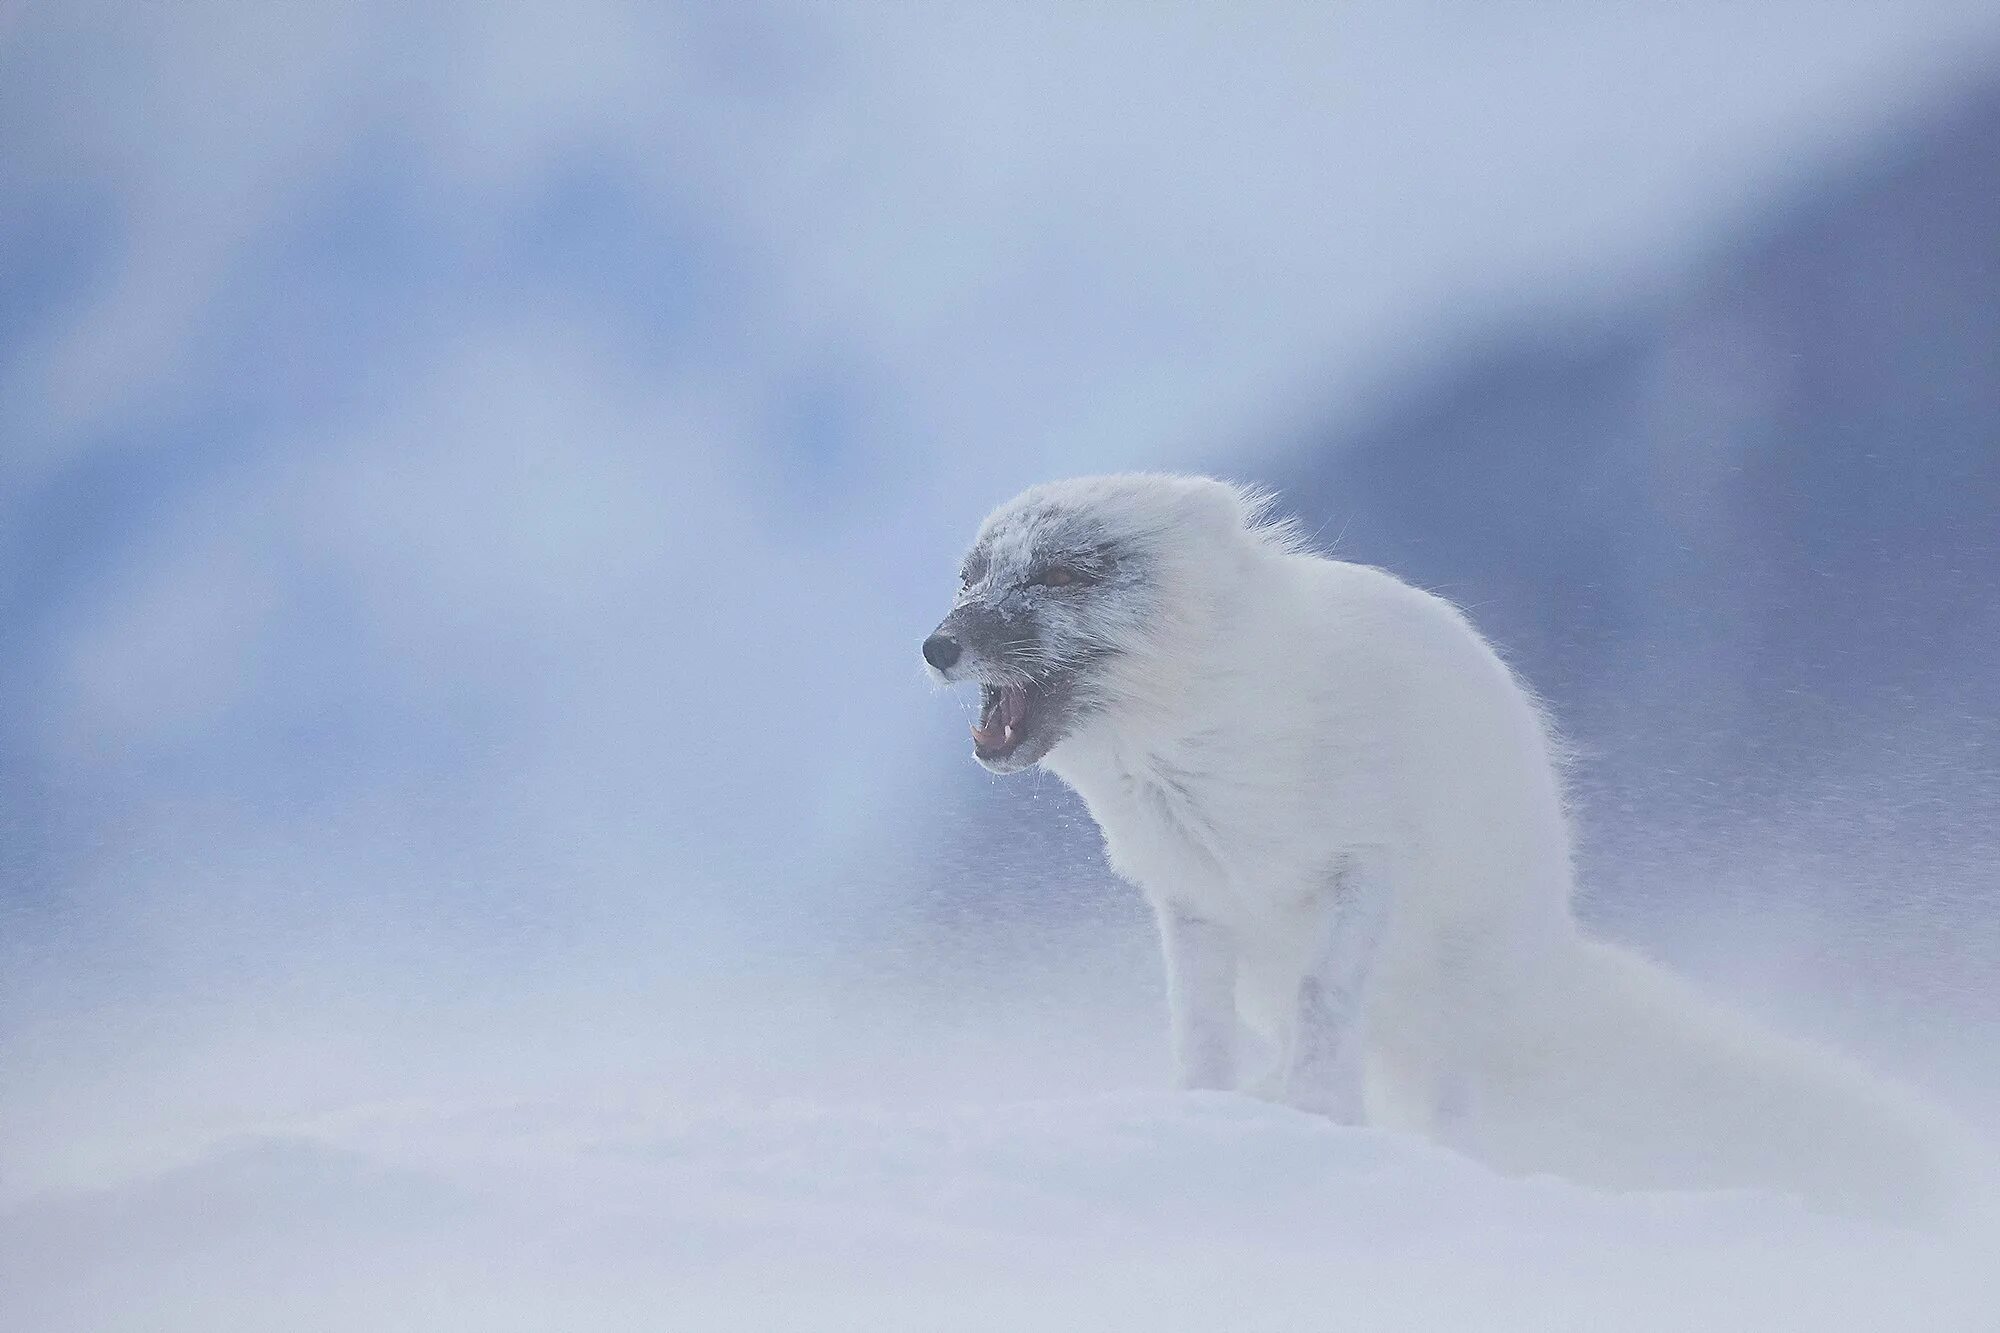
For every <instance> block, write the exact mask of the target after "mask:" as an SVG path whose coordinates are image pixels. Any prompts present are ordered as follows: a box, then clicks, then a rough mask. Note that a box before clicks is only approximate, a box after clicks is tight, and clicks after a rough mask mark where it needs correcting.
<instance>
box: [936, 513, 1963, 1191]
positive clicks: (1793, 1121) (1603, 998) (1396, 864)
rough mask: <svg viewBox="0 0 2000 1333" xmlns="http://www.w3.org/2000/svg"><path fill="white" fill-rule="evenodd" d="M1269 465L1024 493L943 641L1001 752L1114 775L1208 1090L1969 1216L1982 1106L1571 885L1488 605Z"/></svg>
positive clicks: (1099, 805) (1612, 1169) (1533, 712)
mask: <svg viewBox="0 0 2000 1333" xmlns="http://www.w3.org/2000/svg"><path fill="white" fill-rule="evenodd" d="M1267 509H1268V503H1267V501H1266V500H1265V499H1264V498H1263V497H1261V496H1259V495H1258V494H1255V493H1252V492H1248V491H1245V490H1243V489H1240V488H1237V487H1234V486H1231V485H1228V484H1226V483H1223V482H1219V481H1214V480H1210V479H1207V478H1198V477H1178V476H1156V475H1128V476H1110V477H1091V478H1084V479H1079V480H1073V481H1063V482H1055V483H1051V484H1048V485H1042V486H1037V487H1035V488H1033V489H1031V490H1029V491H1027V492H1026V493H1024V494H1022V495H1021V496H1019V497H1018V498H1016V499H1014V500H1013V501H1010V502H1009V503H1007V504H1005V505H1003V506H1001V507H1000V508H999V509H998V510H996V511H995V512H994V513H993V514H992V515H991V516H990V517H989V518H988V519H987V520H986V522H985V524H984V525H983V526H982V528H981V529H980V532H979V535H978V538H977V540H976V541H975V542H974V544H973V547H972V549H971V552H970V553H969V554H968V555H967V556H966V558H965V563H964V568H963V571H962V579H961V586H960V590H959V593H958V596H957V600H956V602H955V604H954V606H953V608H952V610H951V613H950V614H949V615H948V616H946V617H945V619H944V622H943V623H942V624H941V625H940V626H939V627H938V629H937V632H936V633H934V634H932V635H931V636H930V637H929V638H928V639H926V640H925V642H924V645H923V655H924V658H925V660H926V661H927V662H928V663H929V666H930V668H931V670H932V672H933V673H934V675H935V676H936V678H937V679H939V680H941V681H944V682H948V683H949V682H976V683H977V684H979V685H980V686H981V687H982V699H981V707H980V712H979V719H978V721H977V722H976V723H975V725H974V726H973V731H972V740H973V749H974V754H975V755H976V757H977V758H978V760H979V761H980V762H981V763H982V764H984V765H985V766H986V767H987V768H989V769H992V770H994V771H995V772H1000V773H1010V772H1014V771H1017V770H1019V769H1022V768H1025V767H1028V766H1029V765H1032V764H1037V763H1039V764H1040V765H1042V766H1043V767H1044V768H1047V769H1049V770H1050V771H1052V772H1054V773H1055V774H1056V775H1057V776H1059V777H1060V778H1061V779H1062V780H1063V781H1064V782H1066V783H1068V784H1069V785H1070V786H1071V787H1073V788H1075V790H1076V791H1077V792H1078V793H1079V794H1080V795H1081V796H1082V798H1083V800H1084V802H1085V803H1086V804H1087V805H1088V806H1089V809H1090V812H1091V815H1092V816H1093V817H1094V818H1095V820H1096V821H1097V824H1098V826H1099V828H1100V830H1101V831H1102V833H1103V836H1104V845H1105V849H1106V852H1107V853H1108V855H1109V857H1110V861H1111V864H1112V866H1113V867H1114V868H1115V869H1116V870H1117V871H1118V872H1119V873H1120V874H1121V875H1122V876H1123V877H1125V878H1126V879H1128V880H1130V881H1131V882H1132V883H1134V884H1135V885H1137V886H1138V887H1139V889H1140V890H1141V891H1142V892H1143V893H1144V894H1145V896H1146V897H1147V899H1148V900H1149V902H1150V903H1151V905H1152V907H1153V909H1154V912H1155V915H1156V917H1157V920H1158V923H1159V930H1160V937H1161V942H1162V946H1163V951H1164V953H1165V960H1166V969H1167V977H1168V993H1169V1006H1170V1017H1171V1031H1172V1042H1173V1049H1174V1053H1175V1057H1176V1061H1177V1064H1178V1067H1179V1076H1180V1081H1181V1083H1182V1085H1183V1086H1185V1087H1189V1088H1230V1087H1235V1086H1237V1085H1238V1079H1239V1070H1238V1069H1237V1051H1238V1045H1239V1040H1238V1038H1239V1032H1238V1026H1237V1024H1238V1017H1239V1015H1240V1017H1241V1018H1242V1020H1243V1021H1244V1022H1245V1023H1246V1024H1247V1025H1248V1026H1249V1027H1250V1028H1251V1029H1252V1030H1254V1031H1256V1032H1258V1033H1259V1034H1261V1036H1262V1037H1263V1038H1264V1040H1265V1044H1266V1046H1267V1047H1268V1048H1269V1049H1270V1050H1273V1051H1275V1052H1277V1053H1278V1065H1277V1068H1276V1070H1275V1071H1274V1072H1273V1074H1272V1075H1271V1077H1270V1079H1269V1082H1268V1086H1267V1089H1266V1091H1267V1093H1268V1094H1269V1095H1274V1096H1276V1097H1278V1098H1280V1099H1282V1100H1283V1101H1285V1102H1287V1103H1289V1104H1292V1105H1294V1106H1298V1107H1301V1108H1305V1109H1308V1110H1312V1111H1317V1112H1322V1113H1324V1114H1326V1115H1329V1116H1331V1117H1333V1118H1334V1119H1336V1120H1339V1121H1343V1122H1347V1123H1356V1124H1358V1123H1363V1122H1366V1121H1372V1122H1374V1123H1378V1124H1384V1125H1390V1126H1395V1127H1399V1128H1404V1129H1411V1130H1416V1131H1418V1132H1422V1133H1426V1134H1429V1135H1431V1136H1433V1137H1435V1138H1437V1139H1439V1140H1441V1141H1444V1142H1448V1143H1450V1144H1452V1145H1454V1146H1457V1147H1459V1148H1461V1149H1462V1150H1464V1151H1467V1152H1470V1153H1472V1154H1473V1155H1475V1156H1478V1157H1481V1158H1483V1159H1484V1160H1486V1161H1488V1162H1490V1163H1491V1164H1493V1165H1495V1166H1497V1167H1499V1168H1501V1169H1503V1170H1511V1171H1519V1172H1531V1171H1550V1172H1555V1173H1558V1174H1561V1175H1565V1176H1569V1177H1571V1178H1575V1179H1579V1180H1584V1181H1588V1182H1593V1183H1597V1184H1601V1185H1606V1186H1611V1187H1621V1188H1638V1187H1670V1186H1762V1187H1770V1188H1777V1189H1781V1190H1787V1191H1790V1192H1793V1193H1795V1194H1797V1195H1799V1196H1802V1197H1803V1198H1805V1199H1807V1200H1808V1201H1809V1202H1811V1203H1813V1204H1815V1205H1816V1206H1820V1207H1824V1208H1828V1209H1832V1210H1838V1211H1859V1212H1866V1213H1871V1214H1875V1215H1890V1216H1895V1217H1907V1218H1917V1217H1927V1216H1935V1215H1937V1214H1938V1213H1939V1212H1940V1211H1950V1210H1949V1209H1948V1208H1947V1205H1948V1204H1949V1203H1950V1202H1951V1201H1952V1200H1953V1198H1954V1197H1955V1195H1956V1194H1957V1192H1958V1187H1959V1186H1960V1184H1961V1180H1960V1178H1959V1176H1958V1170H1959V1168H1958V1161H1959V1159H1958V1158H1957V1157H1956V1155H1955V1154H1954V1153H1953V1152H1951V1151H1949V1150H1948V1149H1947V1146H1946V1145H1947V1143H1948V1142H1951V1141H1952V1138H1953V1135H1952V1132H1951V1131H1950V1130H1948V1129H1947V1127H1946V1126H1945V1124H1944V1123H1943V1121H1942V1119H1941V1118H1934V1117H1933V1114H1932V1112H1931V1111H1930V1110H1929V1109H1928V1108H1926V1107H1924V1106H1922V1105H1921V1104H1920V1103H1919V1102H1917V1101H1916V1100H1915V1099H1914V1098H1913V1097H1911V1096H1908V1095H1906V1094H1904V1093H1903V1092H1901V1091H1899V1090H1897V1089H1894V1088H1892V1087H1891V1086H1889V1085H1887V1084H1886V1083H1883V1082H1881V1081H1878V1080H1876V1079H1874V1078H1872V1077H1871V1076H1869V1075H1868V1074H1866V1073H1864V1072H1863V1071H1861V1070H1860V1069H1859V1068H1857V1067H1855V1066H1853V1065H1851V1064H1849V1063H1847V1062H1846V1061H1844V1060H1842V1059H1841V1058H1839V1057H1837V1056H1835V1055H1833V1054H1832V1053H1830V1052H1823V1051H1820V1050H1817V1049H1814V1048H1812V1047H1809V1046H1806V1045H1804V1044H1801V1043H1797V1042H1793V1041H1790V1040H1786V1039H1783V1038H1780V1037H1778V1036H1776V1035H1775V1034H1771V1033H1767V1032H1765V1031H1763V1030H1761V1029H1759V1028H1757V1027H1756V1026H1754V1025H1752V1024H1751V1023H1749V1022H1748V1021H1746V1020H1744V1019H1741V1018H1739V1017H1737V1016H1735V1015H1733V1014H1731V1013H1730V1012H1729V1011H1727V1010H1726V1009H1724V1008H1722V1007H1720V1006H1718V1005H1714V1004H1711V1003H1710V1002H1708V1001H1707V1000H1705V999H1704V998H1702V997H1701V996H1700V995H1699V994H1697V993H1696V992H1695V991H1694V990H1693V989H1692V988H1691V987H1689V986H1688V985H1686V984H1685V983H1684V982H1682V981H1680V980H1679V979H1677V978H1676V977H1674V976H1673V975H1671V974H1669V973H1667V972H1665V971H1663V970H1661V969H1660V968H1657V967H1655V966H1653V965H1652V964H1650V963H1648V962H1646V961H1645V960H1643V959H1641V958H1640V957H1638V956H1637V955H1635V954H1632V953H1629V952H1627V951H1625V950H1622V949H1619V948H1617V947H1614V946H1612V945H1610V944H1607V943H1604V942H1602V941H1598V940H1595V939H1592V938H1590V937H1588V936H1587V935H1585V934H1583V933H1582V932H1581V931H1580V929H1579V927H1578V924H1577V922H1576V920H1575V918H1574V917H1573V916H1572V914H1571V908H1570V898H1571V868H1570V834H1569V829H1568V826H1567V821H1566V816H1565V811H1564V804H1563V793H1562V788H1561V782H1560V779H1559V776H1558V764H1557V761H1556V757H1555V754H1554V748H1555V747H1554V744H1553V741H1552V737H1551V731H1550V728H1549V725H1548V723H1547V721H1546V720H1545V718H1544V717H1543V714H1542V711H1541V709H1540V708H1539V707H1538V706H1537V704H1536V701H1535V700H1534V698H1533V697H1532V696H1531V695H1530V694H1529V693H1528V692H1527V691H1526V690H1525V689H1524V688H1523V687H1522V685H1521V684H1520V683H1519V682H1518V681H1517V680H1516V679H1515V678H1514V676H1513V674H1512V673H1511V672H1510V671H1509V670H1508V668H1507V666H1506V665H1505V664H1504V663H1503V662H1502V661H1501V660H1500V658H1499V657H1498V656H1497V655H1496V654H1495V653H1494V651H1493V649H1492V648H1491V647H1490V646H1489V645H1488V644H1487V642H1486V641H1485V640H1484V639H1483V638H1481V637H1480V635H1479V633H1478V632H1477V631H1476V630H1475V629H1473V627H1472V626H1471V625H1470V624H1469V623H1468V622H1467V621H1466V619H1465V617H1464V616H1463V615H1461V614H1460V613H1459V611H1458V610H1457V609H1456V608H1455V607H1453V606H1452V605H1450V604H1449V603H1448V602H1445V601H1443V600H1441V599H1439V598H1437V597H1434V596H1431V595H1430V594H1428V593H1424V592H1421V591H1419V590H1418V589H1416V588H1413V587H1410V586H1409V585H1407V584H1405V583H1402V582H1400V581H1398V580H1397V579H1395V578H1394V577H1392V576H1391V575H1389V574H1387V573H1384V572H1383V571H1381V570H1379V569H1373V568H1369V567H1366V566H1361V565H1354V564H1347V563H1343V562H1340V561H1336V560H1331V559H1327V558H1323V557H1321V556H1318V555H1316V554H1313V553H1312V552H1310V551H1309V550H1307V549H1306V546H1305V544H1304V543H1303V542H1302V541H1301V540H1300V538H1299V537H1298V536H1297V535H1296V533H1295V532H1294V530H1293V529H1292V528H1291V527H1290V526H1288V525H1286V524H1282V523H1274V522H1270V521H1268V520H1267V517H1266V512H1267Z"/></svg>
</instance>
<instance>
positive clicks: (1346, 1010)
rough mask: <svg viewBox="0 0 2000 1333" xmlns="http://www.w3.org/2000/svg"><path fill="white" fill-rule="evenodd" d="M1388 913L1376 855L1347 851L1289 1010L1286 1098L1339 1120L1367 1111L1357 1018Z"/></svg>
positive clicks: (1358, 1118) (1357, 1120)
mask: <svg viewBox="0 0 2000 1333" xmlns="http://www.w3.org/2000/svg"><path fill="white" fill-rule="evenodd" d="M1388 915H1389V886H1388V882H1387V879H1386V876H1385V875H1384V873H1383V870H1382V867H1381V864H1380V863H1379V861H1376V860H1373V859H1371V858H1367V857H1363V856H1355V857H1350V858H1349V859H1348V860H1346V861H1345V862H1343V864H1342V865H1341V866H1340V868H1339V870H1338V871H1337V872H1336V874H1335V875H1334V880H1333V885H1332V892H1331V894H1330V895H1329V897H1328V901H1327V906H1326V910H1325V911H1324V912H1323V913H1321V916H1320V921H1319V928H1318V932H1317V935H1316V937H1315V939H1314V941H1313V944H1314V947H1313V951H1312V953H1311V955H1310V958H1309V961H1308V963H1307V967H1306V972H1305V976H1304V977H1303V978H1302V979H1301V980H1300V982H1299V989H1298V995H1297V997H1296V1002H1295V1003H1296V1007H1295V1011H1294V1013H1293V1016H1292V1032H1291V1043H1290V1050H1289V1051H1288V1053H1287V1060H1286V1064H1285V1077H1284V1100H1285V1102H1286V1103H1287V1104H1288V1105H1291V1106H1296V1107H1298V1108H1299V1109H1300V1110H1302V1111H1315V1112H1318V1113H1319V1114H1321V1115H1324V1116H1327V1117H1329V1118H1330V1119H1332V1120H1335V1121H1338V1122H1339V1123H1341V1124H1344V1125H1358V1124H1361V1123H1362V1122H1363V1120H1365V1119H1366V1116H1367V1112H1366V1109H1365V1106H1364V1102H1363V1096H1362V1072H1361V1070H1362V1045H1363V1042H1362V1019H1363V1012H1362V1010H1363V1001H1364V999H1365V997H1366V994H1367V990H1368V980H1369V977H1370V976H1371V975H1372V974H1373V972H1374V968H1375V957H1376V954H1377V952H1378V951H1379V950H1380V948H1381V943H1382V934H1383V927H1384V926H1385V925H1386V923H1387V921H1388Z"/></svg>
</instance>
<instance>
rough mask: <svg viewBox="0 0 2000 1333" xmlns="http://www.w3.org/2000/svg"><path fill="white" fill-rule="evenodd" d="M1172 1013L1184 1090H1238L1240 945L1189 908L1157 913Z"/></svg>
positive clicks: (1176, 1060) (1163, 909)
mask: <svg viewBox="0 0 2000 1333" xmlns="http://www.w3.org/2000/svg"><path fill="white" fill-rule="evenodd" d="M1158 914H1159V920H1160V944H1161V948H1162V951H1163V952H1164V953H1165V955H1166V964H1167V1009H1168V1015H1169V1017H1170V1018H1171V1020H1172V1025H1173V1043H1174V1063H1175V1066H1176V1068H1177V1072H1178V1076H1179V1083H1180V1086H1181V1087H1183V1088H1217V1089H1226V1088H1233V1087H1235V1086H1236V941H1235V939H1234V938H1233V937H1232V936H1231V934H1230V932H1229V930H1228V928H1227V927H1225V926H1223V925H1221V924H1219V923H1217V922H1214V921H1210V920H1208V919H1206V918H1204V917H1201V916H1197V915H1195V914H1194V913H1192V912H1189V911H1187V910H1186V909H1184V908H1179V907H1175V906H1173V905H1171V904H1162V905H1160V907H1159V909H1158Z"/></svg>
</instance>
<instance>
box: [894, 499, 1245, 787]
mask: <svg viewBox="0 0 2000 1333" xmlns="http://www.w3.org/2000/svg"><path fill="white" fill-rule="evenodd" d="M1241 513H1242V498H1241V496H1240V494H1239V493H1238V492H1237V491H1236V490H1235V489H1234V488H1233V487H1229V486H1225V485H1223V484H1222V483H1220V482H1212V481H1207V480H1206V479H1193V478H1181V477H1158V476H1143V475H1132V476H1118V477H1089V478H1082V479H1079V480H1074V481H1060V482H1050V483H1047V484H1044V485H1041V486H1036V487H1034V488H1032V489H1030V490H1028V491H1025V492H1023V493H1022V494H1021V495H1019V496H1017V497H1015V498H1014V499H1013V500H1010V501H1009V502H1007V503H1006V504H1004V505H1002V506H1001V507H1000V508H999V509H997V510H995V511H994V512H993V514H992V515H991V516H989V517H988V518H987V520H986V522H985V523H984V524H982V525H981V527H980V530H979V535H978V537H977V538H976V539H975V540H974V542H973V544H972V549H971V550H970V551H969V552H968V553H967V554H966V557H965V561H964V564H963V565H962V566H961V568H960V573H959V591H958V597H957V599H956V601H955V602H954V603H953V606H952V610H951V614H950V615H948V616H946V617H945V618H944V620H943V622H942V623H941V624H939V625H938V627H937V630H936V632H935V633H933V634H932V635H931V636H930V637H929V638H928V639H926V640H925V641H924V648H923V651H924V660H925V661H926V662H927V663H929V664H930V668H931V674H932V676H933V677H934V678H935V679H937V680H938V681H941V682H943V683H946V684H959V683H964V682H972V683H976V684H978V685H979V686H980V709H979V720H978V721H977V722H975V723H974V724H973V727H972V745H973V755H974V757H976V758H977V759H978V760H979V762H980V763H981V764H984V765H985V766H986V767H987V768H989V769H991V770H992V771H994V772H996V773H1013V772H1016V771H1018V770H1020V769H1023V768H1026V767H1028V766H1029V765H1031V764H1034V763H1037V762H1039V761H1040V760H1041V759H1042V758H1043V757H1045V756H1046V755H1047V754H1048V753H1049V751H1051V750H1053V749H1054V748H1055V747H1056V746H1057V745H1058V744H1060V743H1061V742H1062V741H1063V740H1064V739H1065V738H1066V737H1068V736H1071V735H1073V734H1074V733H1075V732H1076V731H1077V730H1078V729H1079V728H1080V727H1083V726H1085V725H1087V724H1089V723H1090V722H1091V721H1092V720H1093V719H1096V718H1099V717H1102V716H1104V715H1105V714H1107V713H1108V712H1111V711H1113V710H1115V709H1116V708H1117V707H1118V705H1119V704H1120V703H1121V702H1123V701H1124V699H1125V696H1126V694H1127V693H1128V692H1129V689H1128V686H1129V682H1130V680H1131V679H1132V678H1133V676H1134V674H1135V673H1137V674H1140V675H1143V674H1144V667H1145V662H1146V659H1147V658H1148V657H1149V655H1150V654H1152V653H1153V652H1154V651H1155V649H1156V648H1157V644H1156V643H1155V642H1154V640H1155V639H1156V637H1157V635H1156V633H1155V630H1156V628H1157V624H1158V621H1159V618H1160V612H1161V611H1162V609H1163V608H1164V607H1165V606H1166V605H1167V604H1168V603H1169V602H1170V601H1171V600H1173V596H1174V595H1173V588H1174V586H1175V585H1176V584H1177V583H1178V582H1179V581H1180V577H1179V569H1180V566H1181V565H1182V564H1183V563H1184V560H1185V555H1186V553H1187V551H1188V549H1189V547H1190V544H1191V543H1190V537H1191V536H1192V537H1196V538H1198V537H1199V535H1200V534H1201V533H1202V532H1203V531H1204V529H1210V528H1212V529H1213V530H1214V531H1216V532H1217V533H1218V534H1220V533H1221V532H1225V531H1227V532H1235V531H1240V523H1241ZM1204 517H1206V518H1210V519H1213V518H1217V517H1219V518H1221V520H1222V521H1221V522H1220V523H1213V524H1211V523H1205V522H1203V521H1201V520H1202V519H1203V518H1204Z"/></svg>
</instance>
